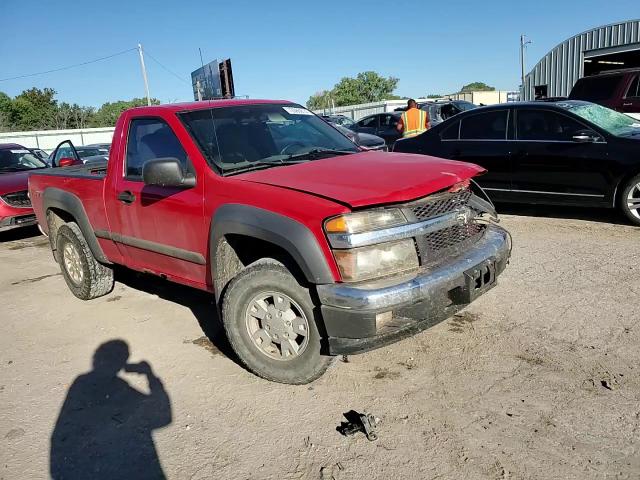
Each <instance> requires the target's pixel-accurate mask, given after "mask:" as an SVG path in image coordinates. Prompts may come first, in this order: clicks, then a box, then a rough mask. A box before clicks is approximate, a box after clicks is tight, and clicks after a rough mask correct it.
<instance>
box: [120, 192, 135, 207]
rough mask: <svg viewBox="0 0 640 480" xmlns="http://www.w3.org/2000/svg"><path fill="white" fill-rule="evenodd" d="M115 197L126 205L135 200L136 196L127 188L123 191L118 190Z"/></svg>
mask: <svg viewBox="0 0 640 480" xmlns="http://www.w3.org/2000/svg"><path fill="white" fill-rule="evenodd" d="M117 199H118V200H120V201H121V202H122V203H126V204H127V205H129V204H131V203H133V202H135V200H136V196H135V195H134V194H133V193H131V192H130V191H129V190H125V191H124V192H120V193H119V194H118V196H117Z"/></svg>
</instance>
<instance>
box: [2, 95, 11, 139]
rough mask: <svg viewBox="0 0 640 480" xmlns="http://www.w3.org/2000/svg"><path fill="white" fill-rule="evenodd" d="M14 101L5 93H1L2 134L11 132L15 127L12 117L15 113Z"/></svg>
mask: <svg viewBox="0 0 640 480" xmlns="http://www.w3.org/2000/svg"><path fill="white" fill-rule="evenodd" d="M12 104H13V101H12V100H11V97H10V96H9V95H7V94H6V93H4V92H0V132H9V131H11V127H12V125H13V122H12V119H11V116H12V112H13V107H12Z"/></svg>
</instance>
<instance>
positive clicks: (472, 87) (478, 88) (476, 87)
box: [460, 82, 495, 92]
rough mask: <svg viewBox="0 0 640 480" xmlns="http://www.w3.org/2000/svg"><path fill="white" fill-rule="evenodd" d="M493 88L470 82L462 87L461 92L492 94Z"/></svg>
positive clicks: (484, 84) (482, 83)
mask: <svg viewBox="0 0 640 480" xmlns="http://www.w3.org/2000/svg"><path fill="white" fill-rule="evenodd" d="M494 90H495V87H490V86H489V85H487V84H486V83H484V82H471V83H469V84H467V85H465V86H463V87H462V89H461V90H460V91H461V92H493V91H494Z"/></svg>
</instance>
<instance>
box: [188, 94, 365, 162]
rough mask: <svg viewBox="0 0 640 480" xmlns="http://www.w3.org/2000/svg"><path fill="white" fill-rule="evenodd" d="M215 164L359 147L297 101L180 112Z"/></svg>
mask: <svg viewBox="0 0 640 480" xmlns="http://www.w3.org/2000/svg"><path fill="white" fill-rule="evenodd" d="M180 117H181V119H182V121H183V122H184V124H185V126H186V128H187V130H188V131H189V133H190V134H191V136H192V137H193V138H194V140H195V141H196V143H197V144H198V147H199V148H200V151H201V152H202V154H203V155H204V156H205V158H206V159H207V160H208V161H209V163H210V164H211V165H215V166H216V167H217V168H218V169H219V170H220V171H221V172H222V173H223V174H227V173H232V172H235V173H237V172H239V171H244V170H251V169H255V168H267V167H268V166H274V165H280V164H285V163H291V162H298V161H307V160H316V159H318V158H325V157H328V156H335V155H341V154H348V153H355V152H357V151H358V147H357V146H356V145H355V144H354V143H353V142H351V141H350V140H349V139H347V138H345V136H344V135H342V134H341V133H340V132H338V131H337V130H336V129H335V128H333V127H332V126H330V125H328V124H327V123H326V122H324V121H323V120H321V119H320V118H318V117H317V116H315V115H314V114H313V113H311V112H310V111H309V110H307V109H306V108H304V107H301V106H300V105H295V104H254V105H239V106H233V107H222V108H211V109H206V110H195V111H191V112H185V113H182V114H180Z"/></svg>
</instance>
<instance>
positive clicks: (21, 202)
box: [0, 143, 47, 232]
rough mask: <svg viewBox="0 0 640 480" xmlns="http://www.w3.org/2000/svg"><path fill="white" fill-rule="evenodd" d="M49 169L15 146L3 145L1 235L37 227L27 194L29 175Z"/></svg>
mask: <svg viewBox="0 0 640 480" xmlns="http://www.w3.org/2000/svg"><path fill="white" fill-rule="evenodd" d="M43 168H47V165H46V164H45V163H44V162H43V161H42V160H41V159H40V158H39V157H38V156H36V155H35V154H34V153H32V152H31V151H30V150H28V149H27V148H25V147H23V146H22V145H17V144H15V143H4V144H0V232H2V231H5V230H11V229H14V228H19V227H26V226H29V225H36V224H37V220H36V216H35V215H34V213H33V209H32V208H31V201H30V200H29V195H28V192H27V187H28V179H29V174H30V173H31V172H33V171H34V170H39V169H43Z"/></svg>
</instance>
